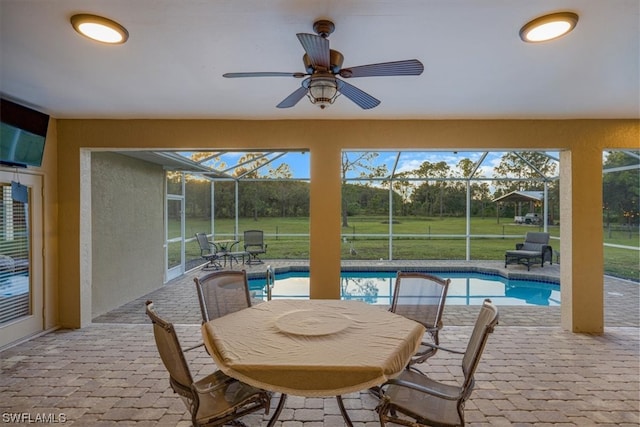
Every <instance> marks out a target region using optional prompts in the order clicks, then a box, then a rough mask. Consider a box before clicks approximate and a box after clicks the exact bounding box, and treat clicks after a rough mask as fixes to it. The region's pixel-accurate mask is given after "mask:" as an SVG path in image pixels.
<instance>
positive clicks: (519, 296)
mask: <svg viewBox="0 0 640 427" xmlns="http://www.w3.org/2000/svg"><path fill="white" fill-rule="evenodd" d="M429 274H433V275H434V276H439V277H442V278H445V279H451V284H450V285H449V291H448V293H447V304H450V305H452V304H453V305H481V304H482V301H484V299H485V298H491V300H492V301H493V302H494V303H495V304H497V305H534V306H559V305H560V285H558V284H557V283H552V282H544V281H536V280H523V279H507V278H505V277H502V276H500V275H498V274H488V273H479V272H429ZM395 277H396V272H395V271H343V272H342V273H341V278H340V293H341V298H342V299H353V300H360V301H364V302H367V303H369V304H384V305H390V304H391V296H392V295H393V286H394V283H395ZM275 279H276V280H275V285H274V286H273V288H272V291H271V294H272V299H277V298H300V299H308V298H309V272H308V271H291V272H287V273H276V275H275ZM265 283H266V280H265V279H264V278H256V279H250V280H249V289H250V290H251V293H252V294H253V295H254V296H255V298H262V299H267V296H266V292H265V289H264V288H265Z"/></svg>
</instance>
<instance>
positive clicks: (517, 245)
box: [516, 243, 524, 251]
mask: <svg viewBox="0 0 640 427" xmlns="http://www.w3.org/2000/svg"><path fill="white" fill-rule="evenodd" d="M523 246H524V243H516V251H519V250H520V249H522V247H523Z"/></svg>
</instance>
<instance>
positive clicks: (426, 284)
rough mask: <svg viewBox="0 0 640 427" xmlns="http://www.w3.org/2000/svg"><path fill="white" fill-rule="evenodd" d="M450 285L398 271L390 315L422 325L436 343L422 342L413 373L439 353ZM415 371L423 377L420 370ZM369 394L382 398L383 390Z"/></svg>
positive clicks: (444, 280)
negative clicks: (443, 314)
mask: <svg viewBox="0 0 640 427" xmlns="http://www.w3.org/2000/svg"><path fill="white" fill-rule="evenodd" d="M450 283H451V279H441V278H440V277H436V276H432V275H430V274H426V273H420V272H402V271H398V273H397V275H396V281H395V286H394V289H393V298H392V300H391V307H390V308H389V311H391V312H393V313H396V314H399V315H401V316H404V317H406V318H407V319H411V320H413V321H415V322H418V323H420V324H421V325H422V326H424V327H425V329H426V330H427V332H428V333H429V335H430V337H431V341H432V342H422V344H421V345H420V348H419V349H418V351H417V352H416V353H415V354H414V355H413V356H412V357H411V360H409V364H408V365H407V369H412V368H413V365H415V364H417V363H422V362H424V361H425V360H427V359H428V358H430V357H432V356H433V355H435V354H436V352H437V351H438V345H439V344H440V338H439V332H440V329H442V313H443V311H444V303H445V301H446V299H447V291H448V289H449V284H450ZM432 344H435V346H434V345H432ZM415 371H416V372H418V373H422V371H420V370H418V369H415ZM369 392H370V393H371V394H373V395H375V396H377V397H380V387H377V386H375V387H371V388H370V389H369Z"/></svg>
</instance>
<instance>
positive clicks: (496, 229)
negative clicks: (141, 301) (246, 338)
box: [186, 216, 640, 281]
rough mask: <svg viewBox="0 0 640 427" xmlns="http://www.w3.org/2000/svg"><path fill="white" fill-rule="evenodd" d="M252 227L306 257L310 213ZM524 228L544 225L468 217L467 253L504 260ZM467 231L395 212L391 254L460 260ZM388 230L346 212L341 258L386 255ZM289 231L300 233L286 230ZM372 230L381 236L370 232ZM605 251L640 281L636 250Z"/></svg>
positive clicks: (226, 222)
mask: <svg viewBox="0 0 640 427" xmlns="http://www.w3.org/2000/svg"><path fill="white" fill-rule="evenodd" d="M234 225H235V221H233V220H231V219H219V220H216V222H215V231H216V234H215V238H216V239H223V238H229V237H232V235H233V230H234ZM186 228H187V237H191V236H193V235H194V234H195V233H196V232H204V231H207V232H208V231H209V230H210V225H209V222H208V221H206V220H201V221H198V220H193V219H190V220H188V221H187V225H186ZM250 229H259V230H263V231H264V232H265V241H266V242H267V244H268V252H267V257H268V258H279V259H308V258H309V242H308V237H307V235H308V233H309V222H308V218H259V219H258V220H257V221H254V220H253V219H251V218H242V219H240V220H239V230H240V232H239V237H240V240H242V231H243V230H250ZM527 231H542V228H541V227H537V226H530V225H516V224H513V222H512V221H511V219H509V218H501V219H500V221H499V222H498V221H497V220H496V218H472V219H471V234H472V235H475V236H481V237H474V238H473V239H472V242H471V259H476V260H503V259H504V252H505V250H507V249H511V248H513V247H514V246H515V244H516V243H518V242H520V241H521V240H522V237H523V236H524V234H525V233H526V232H527ZM548 231H549V233H550V234H551V236H552V237H559V232H560V228H559V227H558V226H550V227H549V230H548ZM465 232H466V220H465V218H444V219H440V218H418V217H395V218H394V224H393V233H394V234H395V237H394V240H393V259H427V260H428V259H439V260H442V259H458V260H463V259H465V256H466V249H465V239H464V238H462V237H451V235H464V234H465ZM388 233H389V224H388V217H386V216H358V217H350V218H349V227H347V228H343V230H342V235H343V239H346V242H345V241H344V240H343V242H342V243H341V254H342V259H367V260H370V259H380V258H382V259H388V257H389V239H388V237H386V236H384V235H386V234H388ZM288 234H302V235H303V236H287V235H288ZM358 234H359V235H361V236H358ZM376 234H377V235H379V236H370V235H376ZM362 235H367V236H362ZM380 235H382V236H380ZM438 235H439V236H438ZM443 235H444V236H443ZM485 236H492V237H485ZM605 242H607V243H612V244H617V245H625V246H631V247H635V248H638V247H639V246H640V243H639V238H638V229H635V230H634V231H633V232H629V230H628V229H627V230H622V231H615V232H612V233H609V232H608V231H607V232H605ZM559 243H560V242H559V241H558V240H557V239H552V241H551V245H552V246H553V247H554V249H556V250H557V249H559ZM352 250H354V251H355V254H354V253H352ZM187 251H188V254H189V255H190V256H192V257H198V256H199V249H198V247H197V244H195V242H191V243H188V244H187ZM189 255H188V256H189ZM604 255H605V272H606V273H607V274H611V275H615V276H618V277H624V278H629V279H632V280H635V281H640V262H639V256H640V252H639V251H637V250H628V249H618V248H608V247H607V248H605V251H604ZM554 261H555V259H554Z"/></svg>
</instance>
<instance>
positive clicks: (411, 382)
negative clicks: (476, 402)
mask: <svg viewBox="0 0 640 427" xmlns="http://www.w3.org/2000/svg"><path fill="white" fill-rule="evenodd" d="M497 324H498V309H497V307H496V306H495V305H493V304H492V303H491V301H490V300H489V299H486V300H485V301H484V303H483V304H482V308H481V309H480V313H479V314H478V318H477V320H476V324H475V326H474V328H473V332H472V333H471V337H470V338H469V342H468V344H467V349H466V351H464V352H460V351H455V350H449V349H446V348H444V347H439V348H440V349H441V350H443V351H449V352H452V353H457V354H463V355H464V356H463V357H462V375H463V379H462V383H461V384H459V385H452V384H451V382H450V381H447V382H440V381H436V380H434V379H431V378H429V377H428V376H427V375H424V374H419V373H417V372H416V371H414V370H411V369H405V370H404V371H402V373H401V374H400V375H399V376H398V377H397V378H394V379H391V380H389V381H387V382H386V383H384V384H383V385H382V386H381V398H380V403H379V404H378V406H377V407H376V411H377V412H378V416H379V418H380V425H381V426H383V427H384V426H386V425H387V423H393V424H399V425H404V426H410V427H422V426H463V425H464V405H465V403H466V401H467V400H468V399H469V397H470V396H471V392H472V391H473V387H474V374H475V371H476V369H477V367H478V363H479V362H480V357H481V356H482V352H483V351H484V348H485V344H486V343H487V339H488V337H489V334H490V333H492V332H493V329H494V327H495V326H496V325H497Z"/></svg>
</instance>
